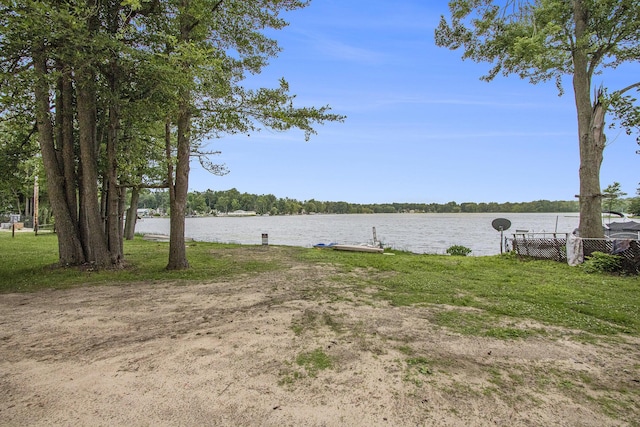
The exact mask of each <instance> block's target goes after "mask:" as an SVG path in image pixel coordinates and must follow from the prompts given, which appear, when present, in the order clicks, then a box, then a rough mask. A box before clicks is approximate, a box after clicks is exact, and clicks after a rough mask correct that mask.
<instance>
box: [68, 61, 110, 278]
mask: <svg viewBox="0 0 640 427" xmlns="http://www.w3.org/2000/svg"><path fill="white" fill-rule="evenodd" d="M75 75H76V82H77V88H76V93H77V106H78V135H79V146H80V165H81V169H82V175H81V179H80V229H81V231H82V234H81V236H82V246H83V249H84V252H85V258H86V261H87V262H91V263H94V264H96V265H97V266H100V267H104V266H108V265H110V264H111V256H110V254H109V250H108V247H107V240H106V237H105V232H104V226H103V223H102V218H101V216H100V202H99V200H98V160H97V150H96V146H97V141H96V139H97V137H96V96H95V81H94V75H93V72H92V71H91V70H90V69H89V68H88V67H87V66H84V65H83V66H80V67H79V68H77V69H76V72H75Z"/></svg>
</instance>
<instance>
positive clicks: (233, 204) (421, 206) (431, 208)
mask: <svg viewBox="0 0 640 427" xmlns="http://www.w3.org/2000/svg"><path fill="white" fill-rule="evenodd" d="M168 206H169V195H168V193H167V192H166V191H155V192H151V191H149V192H147V193H145V194H142V195H141V196H140V200H139V203H138V207H139V208H147V209H154V210H156V211H158V212H164V213H166V210H167V207H168ZM237 210H244V211H254V212H256V213H257V214H259V215H263V214H270V215H296V214H305V213H306V214H310V213H326V214H362V213H410V212H411V213H481V212H504V213H516V212H578V211H579V206H578V202H577V201H562V200H557V201H550V200H536V201H533V202H519V203H511V202H507V203H495V202H490V203H475V202H464V203H456V202H448V203H444V204H441V203H382V204H377V203H376V204H357V203H348V202H323V201H318V200H313V199H311V200H306V201H302V202H301V201H298V200H295V199H289V198H278V197H276V196H274V195H273V194H266V195H265V194H263V195H256V194H249V193H240V192H239V191H238V190H236V189H235V188H232V189H231V190H226V191H212V190H207V191H203V192H199V191H196V192H191V193H189V196H188V202H187V211H188V212H187V213H188V214H190V215H207V214H212V213H227V212H233V211H237Z"/></svg>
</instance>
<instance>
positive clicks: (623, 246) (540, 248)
mask: <svg viewBox="0 0 640 427" xmlns="http://www.w3.org/2000/svg"><path fill="white" fill-rule="evenodd" d="M567 237H568V235H567V234H565V233H522V234H514V235H513V239H512V240H511V245H512V247H513V250H514V251H515V253H516V254H517V255H518V256H520V257H523V258H533V259H549V260H553V261H559V262H567ZM582 248H583V254H584V256H585V258H586V257H588V256H589V255H591V254H592V253H594V252H603V253H605V254H613V253H615V254H616V255H618V256H620V257H621V258H622V269H623V270H624V271H625V272H627V273H631V274H639V273H640V240H638V239H582Z"/></svg>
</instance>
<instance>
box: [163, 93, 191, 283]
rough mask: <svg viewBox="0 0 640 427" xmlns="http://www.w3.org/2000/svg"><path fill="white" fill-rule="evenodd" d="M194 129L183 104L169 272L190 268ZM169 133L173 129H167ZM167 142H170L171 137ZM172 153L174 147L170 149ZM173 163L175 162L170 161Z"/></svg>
mask: <svg viewBox="0 0 640 427" xmlns="http://www.w3.org/2000/svg"><path fill="white" fill-rule="evenodd" d="M190 127H191V115H190V113H189V105H188V104H186V103H183V104H182V105H181V106H180V111H179V113H178V145H177V160H176V168H175V180H173V177H172V176H169V204H170V209H171V216H170V227H171V231H170V236H169V263H168V265H167V269H168V270H183V269H186V268H189V261H188V260H187V249H186V246H185V240H184V231H185V224H184V221H185V212H186V208H187V193H188V188H189V154H190V151H191V144H190V139H189V133H190ZM166 131H167V132H170V129H169V128H168V127H167V129H166ZM167 142H168V143H169V142H170V139H169V135H168V136H167ZM167 150H168V152H170V145H168V146H167ZM168 160H169V161H170V160H171V159H168Z"/></svg>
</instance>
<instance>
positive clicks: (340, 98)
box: [189, 0, 640, 203]
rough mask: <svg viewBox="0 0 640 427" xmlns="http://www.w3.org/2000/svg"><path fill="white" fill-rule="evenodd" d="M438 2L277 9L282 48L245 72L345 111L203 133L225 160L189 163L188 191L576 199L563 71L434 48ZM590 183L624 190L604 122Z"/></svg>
mask: <svg viewBox="0 0 640 427" xmlns="http://www.w3.org/2000/svg"><path fill="white" fill-rule="evenodd" d="M447 12H448V9H447V1H445V0H437V1H424V0H398V1H394V2H372V1H370V0H350V1H344V0H313V1H312V2H311V5H310V6H308V7H307V8H305V9H302V10H298V11H294V12H290V13H287V14H286V15H285V16H286V18H287V19H288V21H289V22H290V25H289V26H288V27H286V28H285V29H283V30H281V31H279V32H277V33H276V38H277V39H278V41H279V43H280V45H281V47H282V49H283V51H282V53H281V54H280V55H279V57H278V58H276V59H274V60H273V61H272V62H271V64H270V66H269V67H268V68H266V69H265V70H264V71H263V72H262V73H261V74H260V75H258V76H256V77H254V78H252V79H251V81H250V82H248V84H250V85H261V86H268V87H275V86H277V80H278V79H279V78H280V77H284V78H285V79H286V80H287V81H288V82H289V85H290V89H291V92H292V93H294V94H296V95H297V98H296V100H297V105H299V106H303V105H304V106H311V105H313V106H322V105H327V104H328V105H330V106H331V107H332V109H333V112H335V113H338V114H343V115H346V116H347V119H346V121H345V122H344V123H329V124H325V125H323V126H318V127H317V131H318V134H317V135H313V136H312V137H311V140H310V141H309V142H305V141H304V135H303V134H302V133H301V132H298V131H290V132H286V133H281V132H274V131H269V130H263V131H262V132H260V133H257V134H252V135H251V136H247V135H241V136H232V137H225V138H222V139H216V140H212V141H210V142H209V145H208V146H209V147H210V148H211V149H215V150H220V151H222V154H221V155H220V156H218V157H216V158H215V159H214V160H215V161H216V162H219V163H224V164H226V166H227V167H228V168H229V170H230V173H229V174H228V175H226V176H224V177H218V176H213V175H210V174H209V173H207V172H205V171H203V170H202V169H201V168H200V166H199V165H198V164H197V162H193V163H192V171H191V176H190V185H189V188H190V190H192V191H193V190H195V191H204V190H206V189H211V190H228V189H230V188H234V187H235V188H236V189H238V190H239V191H240V192H247V193H254V194H274V195H276V196H277V197H289V198H294V199H297V200H301V201H302V200H309V199H316V200H325V201H327V200H330V201H347V202H350V203H386V202H418V203H432V202H435V203H446V202H449V201H456V202H458V203H462V202H507V201H510V202H520V201H532V200H540V199H548V200H575V198H574V196H575V195H576V194H577V193H578V192H579V181H578V166H579V155H578V142H577V124H576V112H575V104H574V101H573V94H572V88H571V86H570V80H567V84H566V85H565V90H566V93H565V95H564V96H562V97H558V92H557V89H556V87H555V84H554V83H553V82H549V83H544V84H538V85H532V84H530V83H529V82H528V81H524V80H520V79H519V78H518V77H517V76H510V77H507V78H505V77H498V78H496V79H495V80H494V81H493V82H490V83H487V82H484V81H480V80H479V77H480V76H482V75H483V74H484V73H485V72H486V71H487V70H488V69H489V64H486V63H480V64H476V63H473V62H470V61H462V60H461V59H460V58H461V55H462V52H461V51H450V50H448V49H444V48H438V47H437V46H435V43H434V36H433V32H434V28H435V27H436V25H437V24H438V21H439V18H440V15H442V14H444V15H447ZM639 75H640V64H636V65H634V66H626V67H624V69H619V70H614V71H608V70H607V71H605V74H602V75H599V76H596V77H595V78H594V83H595V84H596V85H599V84H604V85H605V86H607V87H609V88H611V89H616V88H620V87H625V86H627V85H628V84H631V83H634V82H635V81H636V80H635V79H637V77H638V76H639ZM607 138H608V141H609V145H608V147H607V148H606V150H605V160H604V163H603V166H602V170H601V176H600V177H601V185H602V187H603V188H604V187H606V186H607V185H609V184H611V183H613V182H614V181H617V182H620V183H621V185H622V190H623V191H625V192H626V193H628V194H629V196H633V195H635V192H636V189H637V188H638V186H639V182H640V173H639V171H640V155H637V154H635V152H636V150H638V149H640V146H638V145H637V144H636V141H635V135H633V136H627V135H626V134H625V133H624V131H621V130H620V129H614V130H609V131H608V132H607Z"/></svg>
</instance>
